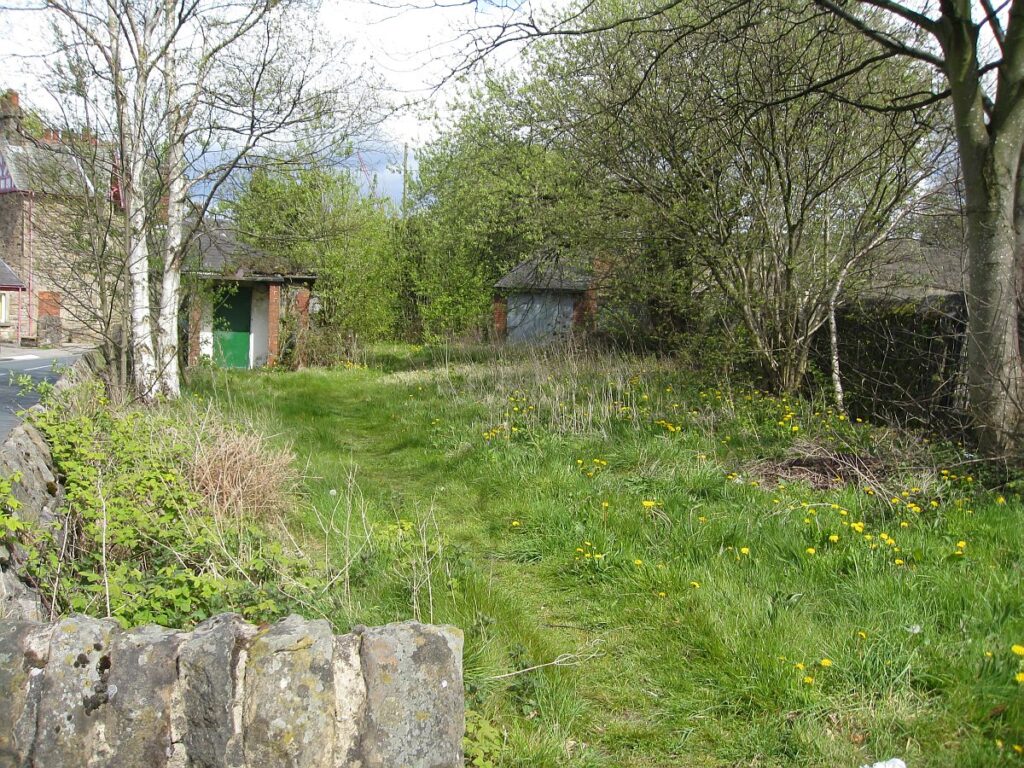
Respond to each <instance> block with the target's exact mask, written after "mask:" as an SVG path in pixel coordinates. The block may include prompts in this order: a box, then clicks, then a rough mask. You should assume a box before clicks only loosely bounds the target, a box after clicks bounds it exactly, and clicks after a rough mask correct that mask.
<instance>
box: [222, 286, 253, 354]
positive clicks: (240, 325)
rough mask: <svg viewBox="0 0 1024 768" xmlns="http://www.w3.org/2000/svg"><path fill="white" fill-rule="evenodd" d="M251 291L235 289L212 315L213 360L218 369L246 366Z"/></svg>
mask: <svg viewBox="0 0 1024 768" xmlns="http://www.w3.org/2000/svg"><path fill="white" fill-rule="evenodd" d="M251 317H252V288H248V287H244V286H239V287H238V290H237V291H235V292H234V293H233V294H232V295H230V296H226V297H224V299H223V300H222V301H221V303H220V305H219V306H218V307H217V309H216V311H215V312H214V318H213V361H214V362H215V363H216V364H217V365H219V366H221V367H222V368H248V367H249V332H250V327H249V323H250V318H251Z"/></svg>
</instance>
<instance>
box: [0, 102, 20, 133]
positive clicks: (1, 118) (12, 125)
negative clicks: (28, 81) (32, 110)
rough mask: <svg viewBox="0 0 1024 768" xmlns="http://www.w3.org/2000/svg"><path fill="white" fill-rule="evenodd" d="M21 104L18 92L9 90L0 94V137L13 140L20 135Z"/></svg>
mask: <svg viewBox="0 0 1024 768" xmlns="http://www.w3.org/2000/svg"><path fill="white" fill-rule="evenodd" d="M21 114H22V112H21V104H20V100H19V98H18V92H17V91H12V90H9V89H8V91H7V92H6V93H4V95H3V96H0V138H2V139H7V140H8V141H15V140H17V139H18V138H20V135H21Z"/></svg>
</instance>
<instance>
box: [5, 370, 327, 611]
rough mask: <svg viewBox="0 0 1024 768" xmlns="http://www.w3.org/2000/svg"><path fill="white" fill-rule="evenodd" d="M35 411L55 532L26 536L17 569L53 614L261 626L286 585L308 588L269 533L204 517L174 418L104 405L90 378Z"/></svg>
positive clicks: (306, 578) (190, 437)
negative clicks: (57, 486) (29, 540)
mask: <svg viewBox="0 0 1024 768" xmlns="http://www.w3.org/2000/svg"><path fill="white" fill-rule="evenodd" d="M44 403H45V406H46V407H45V410H43V411H41V412H38V413H35V414H33V415H32V421H33V423H35V425H36V426H37V427H38V428H39V429H40V430H41V431H42V432H43V434H44V435H45V436H46V438H47V440H48V441H49V443H50V445H51V447H52V451H53V458H54V462H55V464H56V466H57V468H58V471H59V473H60V475H61V479H62V481H63V483H64V486H65V491H66V498H65V503H64V506H63V510H62V513H63V515H62V518H61V519H60V520H59V524H58V525H56V526H55V527H54V528H53V529H52V530H50V531H46V532H41V531H36V532H35V534H34V542H35V544H36V546H35V555H34V556H33V557H32V558H31V560H30V562H29V571H30V574H31V575H32V577H33V578H34V579H35V580H36V581H37V582H38V584H39V586H40V588H41V589H42V590H43V593H44V596H45V597H47V598H48V599H49V601H50V603H51V611H52V612H53V613H54V614H59V613H64V612H75V613H86V614H91V615H99V616H111V617H113V618H115V619H117V620H118V621H119V622H120V623H121V624H122V625H124V626H133V625H139V624H147V623H156V624H161V625H163V626H169V627H188V626H191V625H193V624H195V623H196V622H199V621H202V620H203V619H205V618H207V617H209V616H211V615H214V614H216V613H218V612H221V611H227V610H231V611H238V612H240V613H242V614H243V615H245V616H246V617H247V618H249V619H250V620H254V621H267V620H273V619H275V618H277V617H279V616H281V615H284V614H286V613H287V612H288V611H289V607H290V605H291V604H292V603H293V601H292V600H291V598H289V595H288V591H289V587H291V588H293V589H292V590H291V591H292V593H293V594H299V593H300V590H308V589H310V588H311V587H313V586H314V585H315V584H316V583H317V578H316V576H315V574H314V573H313V572H312V571H311V570H310V569H309V568H308V567H307V564H306V562H305V561H304V560H303V559H301V558H300V557H298V556H296V555H294V554H292V553H290V552H288V551H286V550H285V548H284V547H283V546H282V544H281V538H280V537H279V536H277V535H276V534H275V532H274V531H272V530H270V529H269V528H268V527H265V526H263V525H261V524H259V523H257V522H252V521H249V520H246V519H245V518H244V517H243V516H241V515H239V516H238V517H237V518H235V519H231V520H226V519H222V518H220V517H218V516H217V515H214V514H213V513H212V512H211V511H210V510H209V507H208V505H207V504H206V503H205V502H204V499H203V497H202V496H201V495H200V494H199V493H197V492H196V490H194V489H193V487H192V486H191V483H190V482H189V479H188V478H187V477H186V476H185V475H184V473H183V471H182V469H181V468H182V467H183V466H185V459H186V457H187V455H188V453H189V451H190V450H193V451H194V445H192V444H190V442H191V441H195V440H200V439H202V437H201V435H200V434H198V432H193V433H191V434H190V430H189V429H187V428H183V424H182V422H181V421H180V420H178V419H177V418H176V416H175V411H173V410H171V409H160V408H155V409H154V408H149V409H136V408H116V407H113V406H111V405H110V403H109V402H108V401H107V398H106V396H105V393H104V390H103V385H102V383H100V382H96V381H90V382H85V383H82V384H78V385H76V386H74V387H72V388H69V389H66V390H63V391H61V392H52V393H48V394H47V395H46V396H45V397H44ZM2 491H3V488H2V487H0V493H2Z"/></svg>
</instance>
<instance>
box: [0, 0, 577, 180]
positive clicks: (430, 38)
mask: <svg viewBox="0 0 1024 768" xmlns="http://www.w3.org/2000/svg"><path fill="white" fill-rule="evenodd" d="M425 1H426V2H430V0H425ZM541 1H542V2H544V0H541ZM557 1H558V0H548V2H557ZM413 2H420V0H409V2H408V3H406V2H404V1H403V0H376V1H374V0H324V2H323V5H322V7H321V10H320V14H319V21H320V24H321V28H322V29H323V30H324V31H326V32H327V33H328V35H329V37H330V38H331V39H335V40H339V41H340V40H349V41H351V43H352V49H351V51H350V54H349V56H348V59H347V64H348V65H349V66H351V67H352V68H354V69H357V70H363V69H365V70H372V71H374V72H376V73H377V74H378V75H379V76H380V77H381V78H382V79H383V81H384V84H385V88H386V94H387V97H388V98H389V100H390V102H391V103H392V104H394V105H396V106H403V105H406V106H405V107H404V108H403V109H400V110H398V111H396V112H395V113H394V114H393V115H392V116H391V117H390V118H389V119H388V120H387V121H386V123H385V124H384V125H383V126H382V130H381V135H380V136H378V137H375V141H374V142H373V145H374V146H370V147H366V148H364V149H362V150H361V153H360V158H358V159H357V160H356V161H354V162H353V165H354V166H355V167H356V170H358V171H360V173H359V175H360V176H361V177H362V176H363V175H364V174H363V173H362V172H361V169H360V166H362V167H365V169H366V170H367V172H368V174H369V175H370V176H371V177H376V180H377V183H378V189H380V190H381V191H383V192H385V193H386V194H389V195H390V196H392V197H393V198H395V199H397V198H398V197H399V196H400V194H401V185H402V175H401V163H402V151H403V147H404V146H405V145H408V146H409V149H410V158H411V165H412V167H413V168H415V150H416V149H417V148H419V147H422V146H423V145H424V144H425V143H426V142H428V141H429V140H430V139H431V138H432V137H433V136H434V135H435V133H436V128H435V125H436V121H435V119H434V118H435V117H437V116H442V117H443V116H444V115H445V114H446V106H447V104H448V103H449V102H450V101H451V100H452V99H453V98H454V97H456V96H457V95H458V93H459V90H460V88H464V87H465V86H464V85H460V84H458V83H453V82H449V83H448V84H447V85H445V86H444V87H440V86H441V84H442V83H443V82H444V80H445V77H446V75H448V74H449V73H450V72H451V68H452V67H453V65H454V64H455V63H456V62H457V61H458V60H459V53H460V51H461V50H462V44H463V43H464V42H465V41H464V39H463V38H461V37H460V32H461V31H462V30H465V29H467V28H469V27H470V26H472V25H473V24H475V23H478V22H481V21H483V22H484V23H486V22H487V20H488V19H489V18H493V16H494V14H497V13H501V11H499V10H498V9H497V7H496V6H494V5H491V4H489V3H487V2H481V3H480V8H482V9H483V10H480V9H478V7H477V5H476V4H474V3H460V2H458V0H455V2H454V3H451V2H450V0H445V2H444V3H437V4H434V3H430V4H431V5H432V6H433V7H430V8H415V7H410V5H411V3H413ZM399 3H401V4H402V5H403V6H405V7H404V8H396V7H395V6H398V5H399ZM446 3H449V4H448V5H447V7H446ZM388 5H390V6H392V7H387V6H388ZM0 7H3V6H0ZM49 51H50V44H49V42H48V34H47V31H46V22H45V15H44V13H42V12H38V11H35V12H31V11H12V10H0V89H6V88H13V89H14V90H16V91H18V92H19V93H20V94H21V98H22V103H23V105H25V106H29V107H35V108H37V109H40V110H42V111H44V112H45V111H47V103H46V101H47V98H48V97H47V95H46V93H45V91H44V89H43V87H42V85H41V83H40V79H39V77H38V75H37V72H38V71H40V70H41V69H42V66H43V63H44V61H45V57H46V56H47V54H48V53H49ZM502 56H503V57H504V63H505V64H508V63H509V62H510V61H511V59H512V58H514V53H513V52H502ZM359 160H361V162H359Z"/></svg>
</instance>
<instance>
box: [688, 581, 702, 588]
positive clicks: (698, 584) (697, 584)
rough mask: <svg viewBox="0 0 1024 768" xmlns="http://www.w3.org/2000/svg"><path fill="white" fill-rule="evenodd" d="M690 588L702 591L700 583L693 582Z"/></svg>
mask: <svg viewBox="0 0 1024 768" xmlns="http://www.w3.org/2000/svg"><path fill="white" fill-rule="evenodd" d="M690 586H691V587H693V588H694V589H700V582H699V581H691V582H690Z"/></svg>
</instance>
